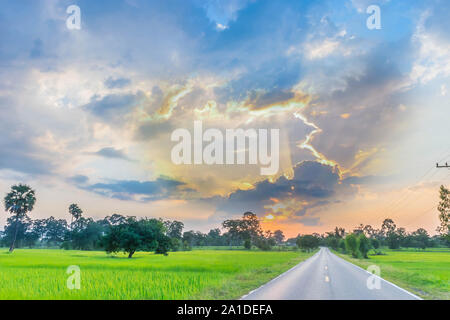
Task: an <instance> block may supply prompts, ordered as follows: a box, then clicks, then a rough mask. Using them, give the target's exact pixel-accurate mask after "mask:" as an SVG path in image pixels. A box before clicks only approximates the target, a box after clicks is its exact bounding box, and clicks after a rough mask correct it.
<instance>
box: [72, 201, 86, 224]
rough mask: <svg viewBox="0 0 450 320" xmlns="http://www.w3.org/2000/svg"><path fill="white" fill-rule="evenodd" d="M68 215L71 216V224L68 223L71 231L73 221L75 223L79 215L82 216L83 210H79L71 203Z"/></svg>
mask: <svg viewBox="0 0 450 320" xmlns="http://www.w3.org/2000/svg"><path fill="white" fill-rule="evenodd" d="M69 213H70V215H71V216H72V222H71V223H70V226H71V227H72V229H73V220H74V219H75V222H76V221H77V220H78V219H80V218H81V215H82V214H83V210H81V209H80V207H78V205H77V204H76V203H72V204H71V205H70V206H69Z"/></svg>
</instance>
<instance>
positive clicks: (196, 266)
mask: <svg viewBox="0 0 450 320" xmlns="http://www.w3.org/2000/svg"><path fill="white" fill-rule="evenodd" d="M311 255H312V254H306V253H302V252H289V251H287V252H261V251H238V250H234V251H227V250H198V251H197V250H194V251H189V252H175V253H170V254H169V256H167V257H165V256H162V255H155V254H152V253H144V252H139V253H136V254H135V256H134V257H133V259H127V258H126V256H124V255H122V254H120V255H117V256H108V255H106V254H105V253H104V252H86V251H64V250H44V249H18V250H15V251H14V253H12V254H9V253H7V250H6V249H1V250H0V284H1V285H0V299H236V298H239V297H240V296H242V295H244V294H246V293H247V292H249V291H250V290H252V289H254V288H257V287H258V286H260V285H262V284H263V283H265V282H267V281H269V280H270V279H272V278H274V277H276V276H277V275H278V274H280V273H282V272H284V271H286V270H287V269H289V268H290V267H292V266H294V265H295V264H297V263H298V262H300V261H302V260H304V259H306V258H308V257H309V256H311ZM70 265H77V266H79V267H80V269H81V289H80V290H69V289H68V288H67V285H66V282H67V278H68V275H67V274H66V269H67V267H68V266H70Z"/></svg>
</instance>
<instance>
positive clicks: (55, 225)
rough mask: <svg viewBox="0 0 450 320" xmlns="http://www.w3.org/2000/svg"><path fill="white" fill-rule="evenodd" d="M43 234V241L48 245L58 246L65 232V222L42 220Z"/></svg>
mask: <svg viewBox="0 0 450 320" xmlns="http://www.w3.org/2000/svg"><path fill="white" fill-rule="evenodd" d="M44 223H45V233H44V237H43V239H45V240H46V241H47V243H49V244H54V245H58V246H59V245H60V244H61V243H62V242H63V241H64V235H65V234H66V232H67V221H66V220H63V219H58V220H57V219H55V218H54V217H50V218H48V219H46V220H44Z"/></svg>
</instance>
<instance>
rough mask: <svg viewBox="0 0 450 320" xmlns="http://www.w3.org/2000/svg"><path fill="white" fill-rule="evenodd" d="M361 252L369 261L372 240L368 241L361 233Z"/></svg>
mask: <svg viewBox="0 0 450 320" xmlns="http://www.w3.org/2000/svg"><path fill="white" fill-rule="evenodd" d="M358 240H359V241H358V242H359V252H361V255H362V257H363V258H365V259H367V258H368V256H367V254H368V253H369V250H370V247H371V245H370V239H368V238H367V237H366V236H365V234H364V233H361V234H360V235H359V239H358Z"/></svg>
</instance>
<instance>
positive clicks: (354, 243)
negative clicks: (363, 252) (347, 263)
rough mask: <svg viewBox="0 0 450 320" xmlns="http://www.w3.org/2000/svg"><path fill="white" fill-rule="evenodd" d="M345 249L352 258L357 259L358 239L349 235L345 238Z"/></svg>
mask: <svg viewBox="0 0 450 320" xmlns="http://www.w3.org/2000/svg"><path fill="white" fill-rule="evenodd" d="M345 249H346V251H347V252H348V253H350V254H351V255H352V256H353V257H354V258H358V257H359V255H360V252H359V238H358V237H357V236H356V235H355V234H353V233H350V234H349V235H347V236H346V237H345Z"/></svg>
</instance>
